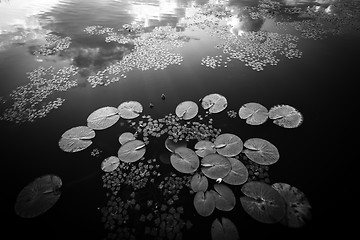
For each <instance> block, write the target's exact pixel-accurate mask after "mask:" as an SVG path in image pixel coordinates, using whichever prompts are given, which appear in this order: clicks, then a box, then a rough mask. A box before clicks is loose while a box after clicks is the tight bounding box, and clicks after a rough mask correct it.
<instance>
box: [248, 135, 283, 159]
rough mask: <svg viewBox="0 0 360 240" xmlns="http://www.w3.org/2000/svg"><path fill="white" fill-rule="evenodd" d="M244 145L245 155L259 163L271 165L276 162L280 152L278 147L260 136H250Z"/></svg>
mask: <svg viewBox="0 0 360 240" xmlns="http://www.w3.org/2000/svg"><path fill="white" fill-rule="evenodd" d="M244 146H245V147H246V148H247V149H245V150H244V153H245V155H246V156H247V157H248V158H249V159H250V160H251V161H253V162H255V163H257V164H260V165H271V164H274V163H276V162H277V161H278V160H279V158H280V154H279V151H278V149H277V148H276V147H275V146H274V145H273V144H272V143H270V142H268V141H266V140H264V139H261V138H250V139H248V140H246V142H245V143H244Z"/></svg>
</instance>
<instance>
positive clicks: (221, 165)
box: [201, 153, 231, 180]
mask: <svg viewBox="0 0 360 240" xmlns="http://www.w3.org/2000/svg"><path fill="white" fill-rule="evenodd" d="M201 166H202V168H201V171H202V173H203V174H204V175H205V176H207V177H208V178H211V179H215V180H216V179H218V178H224V177H225V176H226V175H228V174H229V172H230V171H231V163H230V161H229V160H228V159H227V158H226V157H224V156H222V155H219V154H217V153H212V154H209V155H207V156H206V157H204V158H203V159H202V160H201Z"/></svg>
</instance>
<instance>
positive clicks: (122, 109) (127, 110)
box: [118, 101, 143, 119]
mask: <svg viewBox="0 0 360 240" xmlns="http://www.w3.org/2000/svg"><path fill="white" fill-rule="evenodd" d="M118 110H119V115H120V117H122V118H125V119H134V118H137V117H138V116H139V115H140V114H141V113H142V111H143V107H142V105H141V104H140V103H139V102H136V101H128V102H123V103H121V104H120V105H119V107H118Z"/></svg>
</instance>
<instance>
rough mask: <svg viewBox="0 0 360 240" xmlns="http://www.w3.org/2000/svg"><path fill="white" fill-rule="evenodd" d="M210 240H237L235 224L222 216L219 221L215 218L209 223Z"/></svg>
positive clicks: (237, 233)
mask: <svg viewBox="0 0 360 240" xmlns="http://www.w3.org/2000/svg"><path fill="white" fill-rule="evenodd" d="M211 239H212V240H239V239H240V238H239V232H238V230H237V228H236V226H235V224H234V223H233V222H232V221H231V220H230V219H228V218H225V217H222V218H221V222H220V221H219V220H218V219H217V218H215V220H214V221H213V223H212V224H211Z"/></svg>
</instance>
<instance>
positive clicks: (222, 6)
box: [0, 0, 360, 239]
mask: <svg viewBox="0 0 360 240" xmlns="http://www.w3.org/2000/svg"><path fill="white" fill-rule="evenodd" d="M359 10H360V5H359V4H358V2H357V1H356V0H354V1H351V0H348V1H340V0H337V1H336V0H316V1H313V0H283V1H276V0H260V1H256V0H254V1H250V0H233V1H231V0H230V1H225V0H224V1H212V0H210V1H206V0H199V1H188V0H154V1H145V0H139V1H131V0H128V1H122V0H117V1H116V0H104V1H95V0H46V1H45V0H43V1H42V0H5V1H0V79H1V81H0V97H1V98H0V100H1V105H0V120H1V121H0V128H1V133H2V148H1V149H2V152H3V157H2V164H3V166H2V173H1V177H2V178H1V180H2V186H3V189H4V190H3V191H2V194H1V206H2V210H1V212H2V215H3V219H5V221H6V224H5V225H3V226H4V230H11V233H12V234H14V237H12V238H11V239H19V238H20V237H27V238H29V237H36V238H37V239H85V238H87V239H144V238H147V239H194V238H195V236H196V237H201V238H203V239H211V225H212V223H213V221H214V220H215V219H216V218H218V219H219V220H220V219H221V218H222V217H225V218H227V219H230V220H231V221H232V222H233V223H234V224H235V226H236V228H237V231H238V233H239V236H240V238H242V237H247V236H252V237H258V238H260V237H265V236H266V237H273V236H276V237H280V238H292V237H296V236H304V237H305V236H309V235H310V234H312V233H313V232H314V231H319V232H320V231H323V230H324V229H333V231H339V230H340V229H341V227H342V222H343V221H342V219H341V218H340V217H342V216H345V215H346V213H345V212H343V211H342V210H341V209H340V202H342V201H341V200H340V198H339V197H338V196H344V195H346V194H348V192H347V189H346V187H344V184H339V183H338V182H339V181H340V180H341V179H344V178H345V176H346V175H345V173H344V172H345V171H346V170H345V169H341V168H340V165H339V164H340V163H339V157H338V156H337V154H336V148H337V143H336V142H337V141H339V139H338V138H337V137H335V136H337V134H338V133H339V132H340V131H341V130H340V129H341V128H340V126H339V122H338V121H337V119H336V118H335V116H339V115H338V114H339V113H338V111H339V109H341V108H342V107H343V103H344V102H346V101H347V100H346V99H347V97H346V96H345V94H344V92H345V91H348V90H350V89H351V88H352V86H351V85H350V86H349V84H346V81H347V80H348V79H347V76H351V74H352V73H355V70H356V67H355V61H353V59H356V57H357V55H358V53H359V51H358V47H357V45H358V42H359V31H358V30H359V27H360V24H359V23H360V21H359V20H360V19H359V17H358V16H359ZM156 33H158V35H156ZM59 70H60V71H59ZM65 72H68V73H65ZM345 73H346V74H345ZM41 74H44V75H41ZM212 93H217V94H220V95H222V96H224V97H225V98H226V99H227V107H226V109H225V110H223V111H222V112H220V113H214V114H210V115H208V114H207V113H206V110H204V109H203V108H202V106H201V101H199V100H201V98H203V97H205V96H206V95H208V94H212ZM162 94H165V96H166V97H165V99H162V98H161V95H162ZM126 101H137V102H139V103H141V105H142V106H143V111H142V113H141V116H139V117H138V118H135V119H133V120H131V121H127V120H125V119H122V118H121V119H120V120H119V121H118V122H117V123H116V124H114V125H113V126H111V127H109V128H107V129H104V130H99V131H96V137H95V138H94V139H92V142H93V143H92V145H90V146H89V147H88V148H86V149H84V150H82V151H80V152H76V153H68V152H64V151H62V150H61V149H60V147H59V144H58V143H59V139H60V138H61V135H62V134H63V133H64V132H65V131H67V130H69V129H71V128H73V127H77V126H86V124H87V118H88V116H89V115H90V114H91V113H92V112H94V111H95V110H97V109H99V108H102V107H105V106H112V107H118V106H119V105H120V104H121V103H123V102H126ZM183 101H193V102H195V103H197V105H198V106H199V112H198V115H201V116H203V117H204V119H201V117H199V116H196V117H195V118H194V119H192V120H191V121H199V122H200V123H203V122H205V123H206V124H207V125H212V127H213V128H216V129H221V131H222V133H232V134H235V135H237V136H239V137H240V138H241V139H242V141H243V142H245V141H246V140H247V139H250V138H255V137H256V138H262V139H266V140H267V141H269V142H271V143H272V144H273V145H275V146H276V147H277V149H278V150H279V153H280V159H279V161H278V162H276V163H275V164H273V165H271V166H269V167H268V170H267V171H266V174H267V175H264V176H258V175H256V174H255V173H252V174H250V173H249V181H250V178H253V180H259V181H263V182H264V181H265V180H266V182H267V183H268V184H270V185H271V184H273V183H278V182H280V183H287V184H289V185H291V186H294V187H296V188H298V189H299V190H300V191H302V192H303V193H304V194H305V195H306V198H307V199H308V201H309V203H310V205H311V209H310V211H311V216H312V217H311V219H310V218H309V220H307V221H306V224H305V225H304V226H303V227H301V228H299V229H298V228H296V229H293V228H288V227H285V226H283V225H282V224H280V223H274V224H266V223H260V222H258V221H256V220H255V219H253V218H252V217H251V216H249V215H248V213H246V212H245V211H244V209H243V208H242V206H241V203H240V197H242V196H244V193H242V191H241V186H230V185H229V186H230V188H231V189H232V191H233V192H234V194H235V197H236V205H235V207H234V208H233V209H232V210H231V211H220V210H218V209H215V211H214V212H213V213H212V214H211V215H210V216H208V217H203V216H200V215H199V214H198V213H197V211H196V209H195V208H194V205H193V199H194V195H195V194H194V193H191V192H190V191H189V190H190V187H189V184H188V182H187V180H186V179H188V177H189V176H191V175H189V174H184V173H180V172H179V171H176V169H175V168H174V167H173V166H172V165H171V164H170V163H169V158H170V152H169V151H168V150H167V149H166V148H165V146H164V142H165V139H166V138H167V136H168V134H167V133H164V134H162V135H161V136H159V135H158V136H155V137H154V136H150V135H149V136H148V140H149V144H147V146H146V153H145V155H144V157H145V159H142V160H140V161H142V162H143V165H141V164H140V165H139V162H136V163H133V166H136V168H140V169H141V171H142V170H144V171H145V170H147V168H148V167H149V166H151V168H152V169H151V170H148V171H149V173H150V176H148V179H149V181H146V180H145V181H143V182H145V186H144V187H143V188H141V189H134V186H133V185H129V184H126V183H123V185H121V187H120V190H119V191H118V192H117V194H115V195H116V196H115V200H114V198H113V197H112V194H114V192H113V190H111V189H108V188H106V187H103V185H106V184H107V183H106V182H105V180H104V179H105V178H106V177H105V176H109V175H108V174H106V173H105V172H104V171H103V170H101V163H102V161H103V160H104V159H106V158H107V157H110V156H117V153H118V150H119V147H120V144H119V140H118V138H119V136H120V135H121V134H122V133H124V132H132V133H135V131H136V126H139V121H145V120H146V118H144V116H145V117H147V116H151V118H152V119H153V120H159V119H164V118H165V117H166V116H168V115H169V114H172V115H174V114H175V109H176V107H177V105H178V104H179V103H181V102H183ZM251 102H255V103H259V104H261V105H263V106H265V107H266V108H267V109H268V110H270V109H271V108H272V107H274V106H277V105H289V106H292V107H294V108H295V109H296V110H297V111H299V112H300V113H301V115H302V117H303V122H302V123H301V124H300V125H299V126H298V127H295V128H284V127H281V126H278V125H276V124H273V123H272V120H270V119H268V120H267V121H266V122H265V123H263V124H260V125H250V124H247V123H246V120H245V119H241V118H240V117H239V116H238V111H239V109H240V107H241V106H243V105H244V104H246V103H251ZM150 104H151V106H153V107H150ZM231 110H233V111H234V112H235V113H236V114H235V116H234V118H232V117H230V116H229V115H228V111H231ZM229 113H230V112H229ZM341 116H342V115H341ZM210 118H211V119H212V120H210V122H209V119H210ZM184 122H186V121H185V120H182V122H181V124H183V123H184ZM132 124H134V125H132ZM134 126H135V127H134ZM143 137H145V136H144V134H143V133H139V134H138V139H140V140H143ZM195 143H196V141H194V140H192V141H189V142H188V147H189V148H192V149H193V147H194V144H195ZM240 158H241V157H240ZM240 160H242V159H240ZM244 163H245V162H244ZM144 165H146V168H144ZM245 165H246V164H245ZM121 166H123V165H121ZM130 166H131V165H130ZM133 171H135V169H133ZM153 172H154V173H153ZM198 172H199V173H200V172H201V171H200V170H198ZM120 173H121V171H120ZM47 174H54V175H56V176H59V177H60V178H61V180H62V184H63V185H62V187H61V189H60V191H61V196H60V198H59V200H58V202H56V204H55V205H54V206H53V207H52V208H51V209H49V210H48V211H46V212H44V213H43V214H41V215H39V216H37V217H34V218H29V219H27V218H21V217H20V216H18V215H17V214H16V213H15V211H14V204H15V202H16V199H17V196H18V194H19V192H20V191H21V190H22V189H23V188H24V187H25V186H26V185H27V184H29V183H30V182H32V181H33V180H34V179H36V178H38V177H40V176H44V175H47ZM127 174H129V173H127ZM137 177H138V178H139V176H137ZM134 178H136V175H134ZM138 178H136V179H137V180H134V181H138ZM118 179H128V178H126V175H120V174H119V178H118ZM151 179H153V180H152V181H153V182H151V181H150V180H151ZM131 180H133V179H131ZM140 181H141V179H140ZM214 183H215V180H209V188H210V187H211V188H212V186H213V184H214ZM174 189H175V190H178V192H176V191H174ZM167 191H168V192H167ZM133 192H134V193H133ZM132 193H133V194H135V195H133V194H132ZM111 204H115V205H113V206H110V205H111ZM116 204H118V205H116ZM125 205H126V207H125ZM119 206H120V207H119ZM114 209H115V210H114ZM114 216H115V217H114ZM118 216H121V217H118ZM332 227H333V228H332ZM169 232H172V234H170V233H169Z"/></svg>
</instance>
